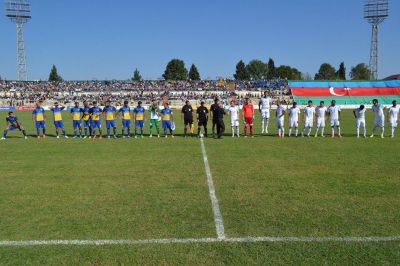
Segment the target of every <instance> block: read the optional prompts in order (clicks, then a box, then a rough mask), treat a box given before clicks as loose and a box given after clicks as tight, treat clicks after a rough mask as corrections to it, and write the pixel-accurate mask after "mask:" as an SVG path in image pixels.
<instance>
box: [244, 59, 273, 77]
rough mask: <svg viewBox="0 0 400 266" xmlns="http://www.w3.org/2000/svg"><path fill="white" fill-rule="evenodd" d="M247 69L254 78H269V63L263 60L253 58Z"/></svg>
mask: <svg viewBox="0 0 400 266" xmlns="http://www.w3.org/2000/svg"><path fill="white" fill-rule="evenodd" d="M246 69H247V72H248V73H249V75H250V79H252V80H260V79H267V78H268V65H267V64H265V63H264V62H263V61H261V60H256V59H254V60H251V61H250V63H249V64H248V65H247V67H246Z"/></svg>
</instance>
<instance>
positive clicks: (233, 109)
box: [228, 101, 240, 138]
mask: <svg viewBox="0 0 400 266" xmlns="http://www.w3.org/2000/svg"><path fill="white" fill-rule="evenodd" d="M228 111H229V114H230V115H231V127H232V138H234V137H235V129H236V136H237V137H240V130H239V107H238V106H237V105H235V103H234V102H233V101H231V106H229V109H228Z"/></svg>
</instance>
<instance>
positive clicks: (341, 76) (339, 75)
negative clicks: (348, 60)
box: [336, 62, 346, 80]
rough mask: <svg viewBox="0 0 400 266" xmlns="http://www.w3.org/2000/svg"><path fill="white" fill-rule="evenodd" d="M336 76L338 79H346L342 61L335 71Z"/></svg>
mask: <svg viewBox="0 0 400 266" xmlns="http://www.w3.org/2000/svg"><path fill="white" fill-rule="evenodd" d="M336 77H337V79H339V80H346V67H345V66H344V62H342V63H340V66H339V70H338V71H337V72H336Z"/></svg>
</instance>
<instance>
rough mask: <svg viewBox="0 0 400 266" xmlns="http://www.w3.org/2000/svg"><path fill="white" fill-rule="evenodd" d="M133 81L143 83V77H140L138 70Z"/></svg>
mask: <svg viewBox="0 0 400 266" xmlns="http://www.w3.org/2000/svg"><path fill="white" fill-rule="evenodd" d="M132 81H134V82H140V81H142V75H140V71H139V70H138V69H137V68H136V69H135V71H134V72H133V77H132Z"/></svg>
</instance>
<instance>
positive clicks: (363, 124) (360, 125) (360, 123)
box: [356, 119, 365, 128]
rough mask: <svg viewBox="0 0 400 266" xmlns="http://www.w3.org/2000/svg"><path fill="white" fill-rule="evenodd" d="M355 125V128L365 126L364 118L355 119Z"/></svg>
mask: <svg viewBox="0 0 400 266" xmlns="http://www.w3.org/2000/svg"><path fill="white" fill-rule="evenodd" d="M356 127H357V128H360V127H363V128H365V119H357V120H356Z"/></svg>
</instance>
